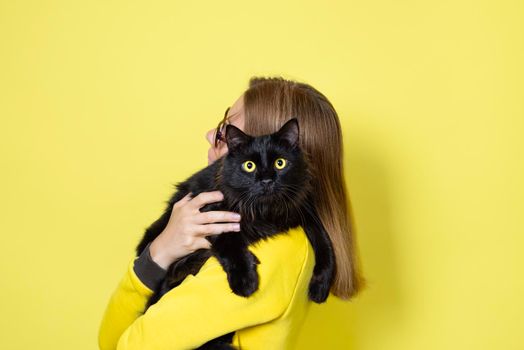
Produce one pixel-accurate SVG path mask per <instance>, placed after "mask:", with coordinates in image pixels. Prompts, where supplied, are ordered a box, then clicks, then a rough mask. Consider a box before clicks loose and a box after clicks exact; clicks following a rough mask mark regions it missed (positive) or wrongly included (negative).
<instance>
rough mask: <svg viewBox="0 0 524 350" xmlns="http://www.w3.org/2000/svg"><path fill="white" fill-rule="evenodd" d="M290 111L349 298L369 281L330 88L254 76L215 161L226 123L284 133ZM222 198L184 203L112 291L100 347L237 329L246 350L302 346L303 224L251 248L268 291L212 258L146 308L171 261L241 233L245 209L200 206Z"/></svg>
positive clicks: (308, 252)
mask: <svg viewBox="0 0 524 350" xmlns="http://www.w3.org/2000/svg"><path fill="white" fill-rule="evenodd" d="M259 116H264V118H259ZM291 117H297V118H298V121H299V125H300V137H299V139H300V141H299V142H300V146H301V148H302V150H303V152H306V153H308V154H309V159H311V160H312V162H313V163H312V164H311V165H312V168H313V169H312V170H313V174H314V177H315V181H316V183H315V186H314V188H316V189H317V191H316V192H315V196H316V198H315V199H316V209H317V212H318V214H319V216H320V218H321V221H322V223H323V225H324V227H325V228H326V230H327V232H328V233H329V235H330V238H331V240H332V242H333V247H334V251H335V255H336V275H335V279H334V282H333V285H332V288H331V293H332V294H333V295H335V296H337V297H339V298H341V299H345V300H349V299H350V298H352V297H354V296H355V295H356V294H357V293H358V292H359V291H361V290H362V288H363V287H364V282H365V280H364V278H363V277H362V276H361V275H360V272H359V265H358V255H357V249H356V244H355V241H354V237H353V235H352V232H351V230H350V223H349V218H348V209H347V198H346V186H345V182H344V169H343V162H342V160H343V143H342V133H341V128H340V122H339V119H338V115H337V113H336V112H335V109H334V108H333V106H332V105H331V103H330V102H329V101H328V100H327V98H326V97H325V96H324V95H322V94H321V93H320V92H319V91H317V90H316V89H314V88H313V87H311V86H310V85H307V84H304V83H299V82H295V81H290V80H286V79H283V78H281V77H274V78H260V77H253V78H251V80H250V81H249V88H248V89H247V90H246V91H245V93H244V94H242V95H241V96H240V97H239V99H238V100H237V101H236V102H235V103H234V104H233V106H232V107H231V108H228V109H227V110H226V114H225V116H224V120H222V121H221V122H220V124H219V127H218V128H217V129H211V130H209V131H208V132H207V134H206V138H207V140H208V142H209V143H210V145H211V148H210V149H209V152H208V162H209V163H212V162H214V161H215V160H216V159H218V158H219V157H222V156H223V155H225V154H226V153H227V145H226V143H225V142H224V138H223V132H224V129H225V128H224V127H223V126H224V124H228V123H229V124H233V125H235V126H236V127H238V128H240V129H241V130H242V131H244V132H245V133H247V134H249V135H253V136H259V135H264V134H270V133H273V132H275V131H276V130H278V129H279V128H280V127H281V126H282V125H283V124H284V123H285V122H286V121H287V120H288V119H290V118H291ZM222 198H223V197H222V194H221V193H220V192H219V191H215V192H205V193H201V194H199V195H197V196H195V197H194V198H190V197H189V196H186V197H185V198H183V199H181V200H180V201H179V202H177V203H176V204H175V206H174V207H173V210H172V213H171V217H170V221H169V223H168V225H167V226H166V228H165V229H164V230H163V232H162V233H161V234H160V235H159V236H158V237H157V238H156V239H155V240H154V241H153V242H152V243H150V244H149V245H148V247H146V249H144V251H143V253H142V254H141V256H139V257H138V258H136V259H134V260H133V261H131V262H130V264H129V267H128V270H127V273H126V274H125V276H124V278H123V279H122V280H121V282H120V284H119V286H118V287H117V289H116V291H115V292H114V293H113V295H112V297H111V299H110V301H109V304H108V306H107V309H106V311H105V314H104V317H103V320H102V323H101V326H100V332H99V346H100V349H101V350H109V349H118V350H124V349H125V350H130V349H142V350H144V349H192V348H197V347H199V346H201V345H202V344H204V343H206V341H208V340H210V339H213V338H216V337H219V336H221V335H223V334H227V333H229V332H233V331H236V332H235V336H234V338H233V345H234V346H236V347H238V348H241V349H289V348H292V347H293V344H294V342H295V341H296V337H297V335H298V333H299V332H298V331H299V329H300V326H301V324H302V322H303V320H304V318H305V315H306V313H307V310H308V306H309V305H310V303H311V302H310V301H309V300H308V298H307V288H308V284H309V280H310V278H311V276H312V271H313V267H314V252H313V250H312V247H311V245H310V243H309V242H308V240H307V237H306V236H305V233H304V231H303V229H302V228H301V227H298V228H296V229H292V230H290V231H289V233H288V234H286V235H277V236H276V237H274V238H273V239H271V240H267V241H261V242H259V243H257V244H255V245H253V246H251V247H250V250H251V251H252V252H253V253H254V254H255V255H256V256H257V257H258V258H259V260H260V261H261V263H260V265H259V266H258V273H259V279H260V285H259V289H258V290H257V291H256V292H255V293H254V294H253V295H251V296H250V297H248V298H243V297H240V296H238V295H235V294H233V293H232V292H231V290H230V288H229V285H228V282H227V277H226V274H225V272H224V271H223V269H222V267H221V266H220V264H219V263H218V261H217V260H216V259H215V258H214V257H211V258H210V259H209V260H208V261H207V262H206V263H205V264H204V266H202V268H201V270H200V271H199V273H198V274H197V275H195V276H193V275H189V276H188V277H187V278H186V279H185V280H184V281H183V282H182V283H181V284H180V285H179V286H177V287H176V288H174V289H172V290H171V291H170V292H168V293H167V294H166V295H164V296H163V297H162V298H161V299H160V300H159V301H158V302H157V303H156V304H154V305H152V306H151V307H150V308H149V309H148V310H147V311H146V312H145V313H143V310H144V306H145V305H146V302H147V300H148V298H149V297H150V296H151V295H152V294H153V290H154V288H155V286H156V285H157V284H158V283H160V282H161V281H162V279H163V278H164V276H165V273H166V270H167V268H168V266H169V265H170V264H171V263H172V262H174V261H176V260H177V259H179V258H181V257H183V256H185V255H187V254H189V253H191V252H194V251H195V250H198V249H202V248H204V249H209V248H210V243H209V241H208V240H206V239H205V238H204V237H205V236H206V235H211V234H220V233H222V232H227V231H234V230H237V231H238V227H237V226H238V221H240V219H239V218H238V215H235V214H236V213H233V212H226V211H212V212H207V213H201V212H200V211H199V208H201V207H203V206H204V205H206V204H208V203H212V202H217V201H220V200H222Z"/></svg>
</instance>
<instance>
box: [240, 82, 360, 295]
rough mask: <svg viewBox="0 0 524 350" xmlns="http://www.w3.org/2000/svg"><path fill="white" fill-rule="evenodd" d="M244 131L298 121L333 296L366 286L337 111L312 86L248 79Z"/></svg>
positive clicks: (271, 128)
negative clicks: (332, 269) (327, 246)
mask: <svg viewBox="0 0 524 350" xmlns="http://www.w3.org/2000/svg"><path fill="white" fill-rule="evenodd" d="M244 115H245V122H244V131H245V132H246V133H247V134H249V135H252V136H259V135H264V134H271V133H274V132H276V131H277V130H278V129H279V128H280V127H281V126H282V125H283V124H284V123H285V122H286V121H288V120H289V119H291V118H293V117H296V118H297V119H298V123H299V129H300V135H299V139H300V141H299V143H300V147H301V149H302V151H303V152H304V153H305V155H306V157H307V158H308V159H309V160H310V163H311V165H312V171H313V175H314V178H315V180H314V181H315V183H314V188H317V189H318V191H315V193H314V194H313V195H314V198H315V207H316V209H317V212H318V214H319V216H320V219H321V221H322V223H323V225H324V227H325V228H326V231H327V232H328V233H329V236H330V238H331V241H332V242H333V248H334V250H335V256H336V273H335V279H334V282H333V285H332V287H331V293H332V294H333V295H335V296H337V297H339V298H342V299H350V298H352V297H353V296H355V295H356V294H357V293H358V292H359V291H361V290H362V289H363V288H364V287H365V283H366V280H365V279H364V277H363V276H362V275H361V273H360V263H359V256H358V251H357V244H356V239H355V238H356V237H355V235H354V233H353V232H352V229H351V223H350V217H349V212H348V202H347V191H346V184H345V181H344V163H343V143H342V130H341V127H340V121H339V118H338V115H337V112H336V111H335V109H334V108H333V106H332V105H331V103H330V102H329V101H328V99H327V98H326V97H325V96H324V95H323V94H322V93H320V92H319V91H317V90H316V89H315V88H313V87H312V86H310V85H308V84H305V83H300V82H296V81H292V80H287V79H284V78H282V77H267V78H266V77H252V78H251V79H250V80H249V88H248V89H247V90H246V91H245V93H244Z"/></svg>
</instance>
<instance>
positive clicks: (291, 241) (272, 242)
mask: <svg viewBox="0 0 524 350" xmlns="http://www.w3.org/2000/svg"><path fill="white" fill-rule="evenodd" d="M249 249H250V250H251V251H252V252H253V254H255V255H256V256H257V257H258V258H259V260H260V261H261V263H262V262H265V263H267V264H269V263H271V262H273V263H274V264H282V263H286V264H288V263H291V262H292V261H296V262H297V263H302V262H304V260H306V259H307V258H308V254H309V252H310V250H311V249H312V248H311V246H310V244H309V240H308V239H307V236H306V233H305V232H304V229H303V228H302V226H297V227H295V228H291V229H289V230H288V231H286V232H282V233H279V234H277V235H274V236H271V237H268V238H266V239H262V240H260V241H258V242H256V243H253V244H251V245H250V246H249Z"/></svg>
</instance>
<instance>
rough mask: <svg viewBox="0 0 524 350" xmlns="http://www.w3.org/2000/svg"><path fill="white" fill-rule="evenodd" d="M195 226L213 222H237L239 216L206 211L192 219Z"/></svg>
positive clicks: (227, 212) (224, 212) (223, 212)
mask: <svg viewBox="0 0 524 350" xmlns="http://www.w3.org/2000/svg"><path fill="white" fill-rule="evenodd" d="M194 219H195V221H194V222H195V223H196V224H209V223H213V222H230V221H232V222H239V221H240V215H239V214H237V213H235V212H232V211H220V210H213V211H206V212H203V213H199V214H197V215H195V217H194Z"/></svg>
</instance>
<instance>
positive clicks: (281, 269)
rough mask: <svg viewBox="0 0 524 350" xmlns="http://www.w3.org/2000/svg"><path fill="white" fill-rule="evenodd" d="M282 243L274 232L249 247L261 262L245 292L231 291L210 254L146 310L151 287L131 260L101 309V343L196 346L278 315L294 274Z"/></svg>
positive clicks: (144, 348)
mask: <svg viewBox="0 0 524 350" xmlns="http://www.w3.org/2000/svg"><path fill="white" fill-rule="evenodd" d="M281 237H284V236H281ZM283 239H285V238H283ZM283 247H286V245H285V244H283V245H279V244H278V238H277V239H276V240H270V241H268V242H264V243H262V244H261V245H260V246H259V247H256V248H253V247H250V250H251V251H252V252H253V253H254V254H255V255H256V256H257V257H258V258H259V260H260V261H261V263H260V264H259V265H258V274H259V289H258V290H257V291H256V292H255V293H253V294H252V295H251V296H250V297H248V298H244V297H241V296H238V295H236V294H234V293H233V292H232V291H231V289H230V287H229V284H228V281H227V276H226V273H225V272H224V270H223V269H222V266H221V265H220V263H219V262H218V260H217V259H216V258H215V257H211V258H210V259H208V260H207V261H206V263H205V264H204V265H203V266H202V268H201V270H200V271H199V272H198V274H197V275H196V276H193V275H189V276H188V277H187V278H186V279H185V280H184V281H183V282H182V283H181V284H180V285H179V286H177V287H176V288H174V289H172V290H171V291H169V292H168V293H167V294H165V295H164V296H163V297H162V298H161V299H160V300H159V301H158V302H157V303H156V304H154V305H152V306H151V307H150V308H149V309H148V310H147V311H146V313H144V314H142V310H143V308H144V305H145V304H146V302H147V299H148V298H149V296H150V295H151V294H152V293H153V292H152V291H151V290H150V289H149V288H147V287H146V286H145V285H144V284H142V282H141V281H140V280H139V279H138V277H137V276H136V275H135V273H134V271H133V265H132V264H130V265H129V268H128V271H127V274H126V276H125V277H124V279H123V280H122V281H121V283H120V285H119V286H118V288H117V290H116V291H115V292H114V294H113V296H112V297H111V299H110V302H109V305H108V307H107V310H106V313H105V315H104V319H103V321H102V325H101V329H100V333H99V345H100V349H101V350H115V349H116V350H135V349H136V350H138V349H140V350H153V349H154V350H163V349H166V350H167V349H170V350H175V349H194V348H197V347H199V346H200V345H202V344H204V343H205V342H207V341H208V340H210V339H213V338H216V337H218V336H220V335H223V334H226V333H229V332H232V331H235V330H238V329H242V328H245V327H249V326H252V325H256V324H260V323H264V322H268V321H271V320H273V319H276V318H278V317H279V316H281V315H282V314H283V313H284V312H285V311H286V308H287V307H288V305H289V303H290V300H291V297H292V294H293V291H294V288H295V284H296V279H297V276H298V272H295V271H290V270H289V269H288V268H286V266H293V264H290V265H288V264H286V260H289V259H293V254H291V252H290V251H289V249H288V248H283ZM290 255H291V256H290ZM299 255H300V254H299Z"/></svg>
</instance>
